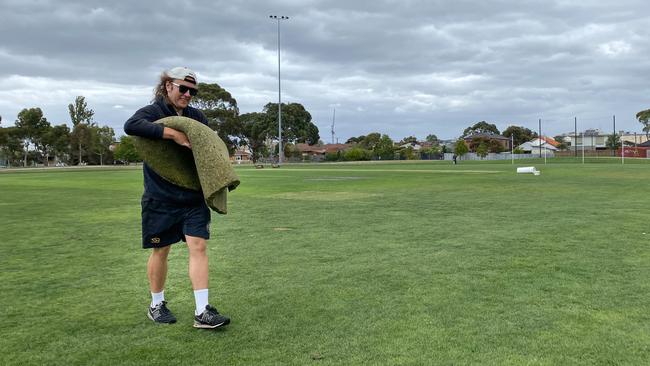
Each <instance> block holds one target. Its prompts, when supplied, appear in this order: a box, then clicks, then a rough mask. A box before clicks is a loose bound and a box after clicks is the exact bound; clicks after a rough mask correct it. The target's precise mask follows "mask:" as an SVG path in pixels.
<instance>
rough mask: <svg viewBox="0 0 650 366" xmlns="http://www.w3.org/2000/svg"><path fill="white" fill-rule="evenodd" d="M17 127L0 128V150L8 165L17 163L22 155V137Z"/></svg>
mask: <svg viewBox="0 0 650 366" xmlns="http://www.w3.org/2000/svg"><path fill="white" fill-rule="evenodd" d="M21 135H22V134H21V131H20V130H19V129H18V127H7V128H0V152H2V154H3V155H4V156H5V158H6V159H7V163H8V165H9V166H11V165H19V164H20V162H21V161H22V156H23V138H22V136H21Z"/></svg>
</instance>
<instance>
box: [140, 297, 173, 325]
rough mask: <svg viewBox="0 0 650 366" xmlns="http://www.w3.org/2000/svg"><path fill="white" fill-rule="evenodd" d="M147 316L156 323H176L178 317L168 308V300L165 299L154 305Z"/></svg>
mask: <svg viewBox="0 0 650 366" xmlns="http://www.w3.org/2000/svg"><path fill="white" fill-rule="evenodd" d="M147 316H149V319H151V320H153V321H154V322H156V323H164V324H172V323H176V317H175V316H174V314H172V312H171V311H170V310H169V309H167V301H163V302H161V303H160V304H158V305H156V306H154V307H150V308H149V311H148V312H147Z"/></svg>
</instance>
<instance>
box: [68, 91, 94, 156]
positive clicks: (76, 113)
mask: <svg viewBox="0 0 650 366" xmlns="http://www.w3.org/2000/svg"><path fill="white" fill-rule="evenodd" d="M68 113H69V114H70V120H71V121H72V134H71V137H72V139H73V140H74V142H75V144H76V146H77V148H78V152H79V161H78V164H81V162H82V161H83V157H82V155H81V151H82V147H83V146H86V150H88V148H89V145H90V143H91V138H90V131H89V130H88V126H93V125H94V122H93V116H94V115H95V111H93V110H92V109H90V108H88V104H87V103H86V98H85V97H83V96H81V95H79V96H77V97H76V98H75V100H74V104H68Z"/></svg>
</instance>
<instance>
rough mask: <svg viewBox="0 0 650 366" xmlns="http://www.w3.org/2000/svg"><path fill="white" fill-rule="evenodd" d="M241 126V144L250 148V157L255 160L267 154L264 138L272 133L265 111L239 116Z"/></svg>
mask: <svg viewBox="0 0 650 366" xmlns="http://www.w3.org/2000/svg"><path fill="white" fill-rule="evenodd" d="M239 121H240V123H241V126H242V135H243V137H244V140H243V144H244V145H248V148H249V149H250V150H251V153H252V156H251V159H252V160H253V162H257V161H258V160H259V158H261V157H262V156H265V155H267V154H268V147H267V146H266V140H267V139H268V138H269V136H270V135H271V134H272V132H271V131H270V129H271V122H270V121H269V120H268V119H267V116H266V114H265V113H259V112H253V113H246V114H242V115H241V116H239Z"/></svg>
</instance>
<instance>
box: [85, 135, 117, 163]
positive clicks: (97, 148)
mask: <svg viewBox="0 0 650 366" xmlns="http://www.w3.org/2000/svg"><path fill="white" fill-rule="evenodd" d="M90 132H91V139H92V140H93V141H92V144H91V146H92V149H93V151H94V152H95V154H97V155H99V165H104V155H105V154H107V153H108V152H109V151H110V147H111V144H112V143H113V138H115V131H113V129H112V128H110V127H108V126H103V127H97V126H93V127H91V130H90Z"/></svg>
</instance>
